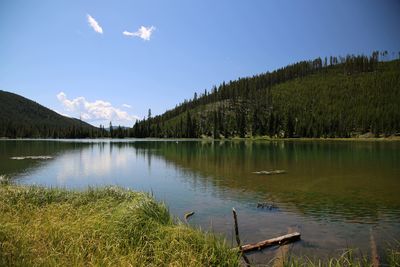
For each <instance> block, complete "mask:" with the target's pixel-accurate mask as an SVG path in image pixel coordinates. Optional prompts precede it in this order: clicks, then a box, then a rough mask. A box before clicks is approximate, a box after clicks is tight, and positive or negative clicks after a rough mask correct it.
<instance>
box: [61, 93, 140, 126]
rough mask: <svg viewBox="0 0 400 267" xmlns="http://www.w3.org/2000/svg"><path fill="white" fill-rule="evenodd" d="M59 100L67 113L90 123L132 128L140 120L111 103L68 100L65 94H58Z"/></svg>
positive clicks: (83, 99) (81, 98) (76, 99)
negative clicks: (110, 123) (111, 123)
mask: <svg viewBox="0 0 400 267" xmlns="http://www.w3.org/2000/svg"><path fill="white" fill-rule="evenodd" d="M57 99H58V101H60V103H61V104H62V105H63V107H64V109H65V111H67V112H68V113H70V114H71V115H72V116H75V117H78V116H79V117H81V118H82V119H83V120H85V121H88V122H90V123H95V124H96V123H103V124H107V123H108V122H110V121H111V122H113V124H114V125H118V124H120V125H129V126H132V124H133V123H134V122H135V121H136V120H138V119H139V117H138V116H135V115H130V114H128V113H127V112H126V111H123V110H120V109H118V108H115V107H113V106H112V105H111V103H110V102H107V101H104V100H96V101H94V102H89V101H87V100H86V98H85V97H83V96H80V97H77V98H75V99H68V98H67V95H66V94H65V93H64V92H60V93H58V94H57Z"/></svg>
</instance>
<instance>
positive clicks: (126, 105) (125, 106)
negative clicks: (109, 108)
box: [122, 104, 132, 108]
mask: <svg viewBox="0 0 400 267" xmlns="http://www.w3.org/2000/svg"><path fill="white" fill-rule="evenodd" d="M122 106H123V107H124V108H132V106H131V105H128V104H122Z"/></svg>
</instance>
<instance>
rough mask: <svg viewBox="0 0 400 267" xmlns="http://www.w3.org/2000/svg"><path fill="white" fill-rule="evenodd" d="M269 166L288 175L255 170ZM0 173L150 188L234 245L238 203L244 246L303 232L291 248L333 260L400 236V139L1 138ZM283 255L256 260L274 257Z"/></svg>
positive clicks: (176, 211) (260, 258)
mask: <svg viewBox="0 0 400 267" xmlns="http://www.w3.org/2000/svg"><path fill="white" fill-rule="evenodd" d="M26 156H30V157H31V158H23V157H26ZM32 156H33V157H32ZM38 156H48V157H38ZM15 157H17V158H15ZM270 170H284V171H285V173H283V174H276V175H265V174H256V173H254V172H258V171H270ZM0 175H7V176H8V177H10V178H12V181H14V182H15V183H20V184H37V185H45V186H52V187H55V186H58V187H65V188H74V189H84V188H87V187H88V186H92V187H94V186H106V185H117V186H121V187H126V188H131V189H134V190H141V191H146V192H151V193H152V194H154V196H155V197H156V198H157V199H158V200H161V201H164V202H165V203H166V204H167V205H168V207H169V209H170V211H171V213H172V214H173V215H174V216H176V217H179V218H181V219H182V220H183V216H184V213H185V212H188V211H194V212H195V214H194V215H193V216H192V217H191V218H190V219H189V223H190V224H191V225H194V226H199V227H201V228H202V229H205V230H212V231H214V232H216V233H221V234H223V235H224V236H225V237H226V238H227V240H228V243H229V244H231V243H232V244H234V241H233V238H232V233H233V219H232V207H235V209H236V210H237V212H238V220H239V230H240V236H241V239H242V241H243V242H244V243H249V242H256V241H261V240H263V239H267V238H272V237H275V236H278V235H282V234H286V233H288V231H299V232H300V233H301V235H302V240H301V241H299V242H296V243H294V244H292V245H290V247H289V249H290V251H291V252H292V253H294V254H296V255H307V256H310V257H314V256H318V257H323V258H325V257H329V256H338V255H340V254H341V253H342V251H343V249H346V248H359V251H360V252H361V253H363V255H367V254H370V253H371V246H374V245H373V243H375V244H376V247H377V250H378V253H379V254H380V255H381V256H382V257H384V255H385V251H386V249H387V248H388V247H390V246H391V245H392V244H395V243H396V240H398V241H399V240H400V142H380V141H365V142H364V141H272V142H266V141H262V142H261V141H260V142H256V141H214V142H213V141H199V140H187V141H184V140H168V141H165V140H147V139H145V140H135V139H133V140H1V141H0ZM258 203H266V205H267V206H266V207H265V208H260V207H257V204H258ZM398 241H397V242H398ZM277 252H279V250H278V249H277V248H271V249H267V250H264V251H262V252H257V253H252V254H250V259H251V260H252V261H253V262H258V263H265V262H269V261H270V259H271V257H273V256H274V255H275V254H276V253H277Z"/></svg>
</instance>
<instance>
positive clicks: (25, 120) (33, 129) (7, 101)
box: [0, 90, 99, 138]
mask: <svg viewBox="0 0 400 267" xmlns="http://www.w3.org/2000/svg"><path fill="white" fill-rule="evenodd" d="M98 132H99V129H98V128H96V127H93V126H92V125H90V124H87V123H85V122H83V121H80V120H77V119H72V118H68V117H64V116H62V115H60V114H58V113H56V112H54V111H52V110H50V109H48V108H46V107H44V106H42V105H40V104H38V103H36V102H34V101H31V100H29V99H27V98H25V97H22V96H20V95H17V94H13V93H9V92H5V91H1V90H0V137H9V138H23V137H29V138H38V137H40V138H82V137H96V136H97V135H98Z"/></svg>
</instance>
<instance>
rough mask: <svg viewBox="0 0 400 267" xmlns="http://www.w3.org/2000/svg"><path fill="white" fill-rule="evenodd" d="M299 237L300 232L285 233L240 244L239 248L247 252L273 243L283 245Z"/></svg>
mask: <svg viewBox="0 0 400 267" xmlns="http://www.w3.org/2000/svg"><path fill="white" fill-rule="evenodd" d="M299 239H300V233H298V232H295V233H291V234H286V235H283V236H279V237H275V238H271V239H267V240H263V241H260V242H257V243H252V244H247V245H243V246H240V247H239V249H240V250H241V251H242V252H248V251H252V250H257V249H258V250H259V249H263V248H266V247H269V246H274V245H284V244H287V243H290V242H294V241H297V240H299Z"/></svg>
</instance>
